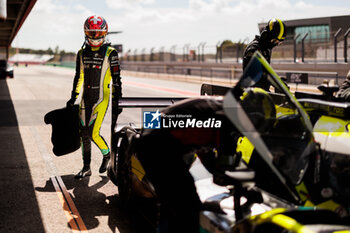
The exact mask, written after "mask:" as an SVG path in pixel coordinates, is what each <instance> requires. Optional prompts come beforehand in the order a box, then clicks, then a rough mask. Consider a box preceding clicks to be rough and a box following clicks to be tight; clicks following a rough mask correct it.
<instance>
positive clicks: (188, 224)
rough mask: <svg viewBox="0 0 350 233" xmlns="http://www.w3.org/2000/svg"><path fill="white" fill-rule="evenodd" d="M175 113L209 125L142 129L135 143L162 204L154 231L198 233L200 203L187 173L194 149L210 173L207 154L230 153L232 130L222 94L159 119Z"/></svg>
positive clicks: (210, 158)
mask: <svg viewBox="0 0 350 233" xmlns="http://www.w3.org/2000/svg"><path fill="white" fill-rule="evenodd" d="M179 115H181V116H187V117H190V118H191V119H192V120H193V119H196V121H202V122H204V121H206V120H207V121H208V120H210V121H211V123H212V124H211V125H210V126H209V127H208V128H204V127H189V128H175V127H172V128H170V127H169V128H164V127H163V128H161V129H144V130H143V132H142V134H141V138H140V139H139V141H138V145H137V153H138V158H139V159H140V161H141V163H142V165H143V167H144V169H145V171H146V174H147V176H148V178H149V179H150V180H151V182H152V184H153V185H154V188H155V191H156V193H157V195H158V197H159V200H160V203H161V209H160V224H159V229H158V232H162V233H164V232H188V233H190V232H191V233H195V232H199V211H200V208H201V201H200V199H199V197H198V195H197V192H196V187H195V184H194V179H193V177H192V176H191V174H190V172H189V167H190V164H191V162H193V160H194V153H197V155H198V157H199V158H200V159H201V161H202V163H203V165H204V166H205V167H206V168H207V169H208V170H209V171H210V172H211V173H214V172H215V164H216V162H215V157H214V156H212V155H214V154H220V155H227V156H228V157H229V156H233V155H234V152H235V143H233V142H234V141H235V137H236V135H235V133H234V132H237V131H236V130H234V128H233V125H232V124H231V123H230V122H229V120H228V119H227V118H226V117H225V115H224V112H223V108H222V98H196V99H189V100H185V101H183V102H181V103H179V104H176V105H173V106H171V107H168V108H166V109H165V110H164V111H163V112H162V118H165V117H166V116H179ZM172 120H174V119H172ZM214 123H215V125H214ZM211 126H212V127H211ZM214 150H215V152H214ZM208 155H211V156H208ZM222 157H225V156H222Z"/></svg>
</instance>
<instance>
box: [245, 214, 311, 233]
mask: <svg viewBox="0 0 350 233" xmlns="http://www.w3.org/2000/svg"><path fill="white" fill-rule="evenodd" d="M285 211H286V209H284V208H277V209H273V210H270V211H267V212H265V213H263V214H260V215H256V216H252V217H250V219H251V221H252V222H253V224H254V223H255V224H254V225H260V224H263V223H268V222H269V223H273V224H275V225H278V226H281V227H283V228H284V229H287V230H289V231H290V232H295V233H314V231H312V230H310V229H308V228H307V227H305V226H303V225H302V224H300V223H299V222H297V221H296V220H295V219H293V218H291V217H288V216H286V215H283V213H284V212H285Z"/></svg>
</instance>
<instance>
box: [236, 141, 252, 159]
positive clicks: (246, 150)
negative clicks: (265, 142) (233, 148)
mask: <svg viewBox="0 0 350 233" xmlns="http://www.w3.org/2000/svg"><path fill="white" fill-rule="evenodd" d="M253 151H254V146H253V144H252V143H251V142H250V141H249V140H248V138H246V137H240V138H239V139H238V141H237V152H240V153H241V154H242V159H243V161H244V162H246V163H247V164H249V161H250V158H251V156H252V154H253Z"/></svg>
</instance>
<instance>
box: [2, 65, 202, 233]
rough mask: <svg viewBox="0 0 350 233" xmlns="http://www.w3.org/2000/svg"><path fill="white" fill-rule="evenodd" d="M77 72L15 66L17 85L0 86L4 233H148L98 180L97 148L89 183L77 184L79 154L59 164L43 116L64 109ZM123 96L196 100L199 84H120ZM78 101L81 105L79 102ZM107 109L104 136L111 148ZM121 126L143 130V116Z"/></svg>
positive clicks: (132, 112) (133, 112)
mask: <svg viewBox="0 0 350 233" xmlns="http://www.w3.org/2000/svg"><path fill="white" fill-rule="evenodd" d="M73 76H74V70H72V69H67V68H58V67H48V66H28V67H16V68H15V78H14V79H7V80H0V115H1V118H0V141H1V143H0V154H1V157H0V158H1V160H0V188H1V192H0V197H1V212H0V217H1V219H2V221H0V232H70V231H73V232H79V231H81V232H122V233H134V232H135V233H136V232H144V231H145V229H143V227H142V224H141V225H140V224H135V222H134V218H131V217H130V216H131V215H130V214H131V213H129V212H128V211H127V210H124V209H123V208H122V203H120V201H119V199H118V191H117V188H116V186H114V185H113V184H112V183H111V182H110V181H109V180H108V178H107V176H106V173H104V174H99V173H98V168H99V166H100V163H101V160H102V156H101V153H100V152H99V150H98V149H97V147H96V146H92V163H91V166H92V176H91V177H88V178H84V179H82V180H75V179H74V175H75V174H76V173H77V172H78V171H79V170H80V169H81V167H82V158H81V150H80V149H79V150H77V151H76V152H74V153H71V154H68V155H65V156H62V157H56V156H54V154H53V153H52V144H51V141H50V137H51V126H49V125H46V124H45V123H44V115H45V114H46V113H47V112H49V111H51V110H54V109H57V108H61V107H64V106H65V103H66V101H67V100H68V99H69V98H70V93H71V89H72V83H73ZM122 82H123V95H124V97H143V96H147V97H151V96H152V97H191V96H196V95H198V93H199V90H200V85H199V84H192V83H182V82H175V81H167V80H156V79H142V78H136V77H127V76H125V77H123V78H122ZM77 102H78V101H77ZM110 119H111V115H110V109H109V111H108V113H107V114H106V117H105V120H104V124H103V126H102V128H101V134H102V135H103V136H104V137H105V139H106V141H107V142H110V123H111V120H110ZM118 121H119V124H120V125H123V124H129V123H130V122H134V123H135V124H141V121H142V118H141V111H140V110H137V109H126V110H124V111H123V113H122V114H121V116H120V118H119V120H118Z"/></svg>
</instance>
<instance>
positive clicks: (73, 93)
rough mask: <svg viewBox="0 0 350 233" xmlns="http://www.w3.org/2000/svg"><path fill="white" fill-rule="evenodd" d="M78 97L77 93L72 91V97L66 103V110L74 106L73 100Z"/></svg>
mask: <svg viewBox="0 0 350 233" xmlns="http://www.w3.org/2000/svg"><path fill="white" fill-rule="evenodd" d="M78 95H79V94H78V93H76V92H75V91H72V95H71V97H70V99H69V100H68V101H67V103H66V106H67V108H69V107H73V106H74V103H75V100H76V99H77V96H78Z"/></svg>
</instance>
